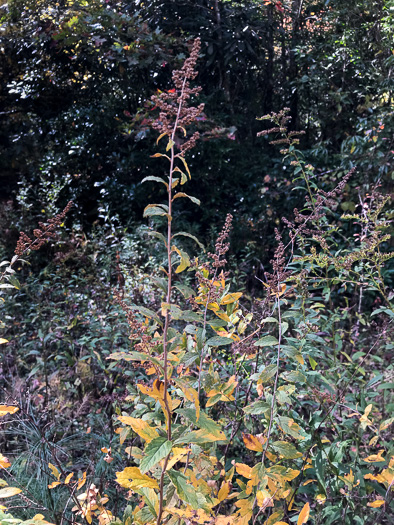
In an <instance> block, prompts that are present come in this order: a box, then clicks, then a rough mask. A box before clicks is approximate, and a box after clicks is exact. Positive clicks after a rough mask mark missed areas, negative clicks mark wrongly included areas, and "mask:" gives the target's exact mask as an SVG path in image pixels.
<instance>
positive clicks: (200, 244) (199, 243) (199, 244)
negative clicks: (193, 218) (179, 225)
mask: <svg viewBox="0 0 394 525" xmlns="http://www.w3.org/2000/svg"><path fill="white" fill-rule="evenodd" d="M178 235H182V236H183V237H190V239H193V241H195V242H196V243H197V244H198V246H199V247H200V248H201V249H202V250H203V251H204V252H205V248H204V245H203V244H202V243H201V242H200V241H199V240H198V239H197V237H195V236H194V235H192V234H191V233H188V232H178V233H176V234H175V235H173V238H174V237H177V236H178Z"/></svg>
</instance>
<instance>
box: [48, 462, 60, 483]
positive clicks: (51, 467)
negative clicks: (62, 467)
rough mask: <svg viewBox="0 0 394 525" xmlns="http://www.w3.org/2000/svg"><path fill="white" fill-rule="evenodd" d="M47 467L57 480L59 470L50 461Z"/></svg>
mask: <svg viewBox="0 0 394 525" xmlns="http://www.w3.org/2000/svg"><path fill="white" fill-rule="evenodd" d="M48 467H49V468H50V469H51V472H52V474H53V475H54V476H55V478H56V479H57V480H59V478H60V472H59V471H58V469H57V468H56V467H55V465H52V463H48Z"/></svg>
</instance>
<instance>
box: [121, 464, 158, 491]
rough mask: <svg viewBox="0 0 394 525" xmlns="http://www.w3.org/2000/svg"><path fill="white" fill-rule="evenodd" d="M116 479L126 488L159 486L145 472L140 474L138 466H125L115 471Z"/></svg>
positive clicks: (153, 487)
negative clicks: (120, 470) (119, 470)
mask: <svg viewBox="0 0 394 525" xmlns="http://www.w3.org/2000/svg"><path fill="white" fill-rule="evenodd" d="M116 481H117V482H118V483H119V485H120V486H121V487H124V488H126V489H139V488H142V487H148V488H152V489H158V488H159V485H158V483H157V481H156V480H155V479H153V478H151V477H149V476H147V475H146V474H142V472H141V471H140V469H139V468H138V467H126V468H125V469H124V470H122V472H117V473H116Z"/></svg>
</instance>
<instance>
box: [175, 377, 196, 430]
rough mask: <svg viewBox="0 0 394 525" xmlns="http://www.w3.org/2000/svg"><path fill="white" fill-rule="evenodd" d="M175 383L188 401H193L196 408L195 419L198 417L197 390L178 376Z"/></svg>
mask: <svg viewBox="0 0 394 525" xmlns="http://www.w3.org/2000/svg"><path fill="white" fill-rule="evenodd" d="M176 384H177V385H178V386H179V388H180V389H181V390H182V392H183V395H184V396H185V397H186V399H187V400H188V401H191V402H192V403H194V406H195V408H196V421H198V420H199V418H200V401H199V399H198V392H197V390H195V389H194V388H192V387H191V386H190V385H189V384H188V382H187V381H186V380H184V379H182V378H178V379H177V380H176Z"/></svg>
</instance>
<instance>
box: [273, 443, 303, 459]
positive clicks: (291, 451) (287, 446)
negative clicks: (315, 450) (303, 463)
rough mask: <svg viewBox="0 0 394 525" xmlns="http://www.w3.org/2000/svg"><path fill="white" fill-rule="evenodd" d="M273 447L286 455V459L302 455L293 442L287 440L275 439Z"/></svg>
mask: <svg viewBox="0 0 394 525" xmlns="http://www.w3.org/2000/svg"><path fill="white" fill-rule="evenodd" d="M272 448H273V449H274V450H275V452H277V453H278V454H280V455H281V456H283V457H284V459H296V458H300V457H301V456H302V454H301V452H298V450H297V449H296V447H295V446H294V445H293V444H292V443H288V442H287V441H274V443H272Z"/></svg>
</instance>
